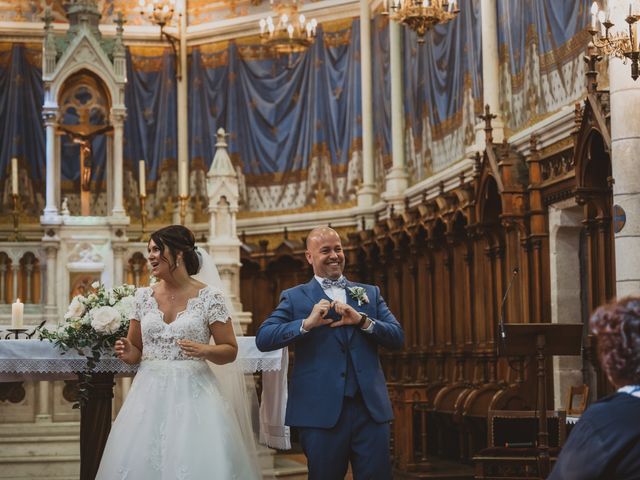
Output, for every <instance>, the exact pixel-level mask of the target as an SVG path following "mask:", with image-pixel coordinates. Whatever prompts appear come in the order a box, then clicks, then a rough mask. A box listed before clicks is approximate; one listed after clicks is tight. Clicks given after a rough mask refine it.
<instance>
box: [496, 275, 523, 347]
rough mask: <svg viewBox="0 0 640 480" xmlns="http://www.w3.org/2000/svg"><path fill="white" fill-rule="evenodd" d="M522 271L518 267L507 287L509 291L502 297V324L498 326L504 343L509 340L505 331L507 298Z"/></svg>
mask: <svg viewBox="0 0 640 480" xmlns="http://www.w3.org/2000/svg"><path fill="white" fill-rule="evenodd" d="M519 271H520V269H519V268H518V267H516V268H514V269H513V273H512V274H511V280H509V285H507V291H506V292H504V297H502V303H501V304H500V323H499V324H498V334H499V336H500V341H501V342H504V341H505V340H506V339H507V332H505V330H504V304H505V303H506V301H507V296H508V295H509V291H510V290H511V286H512V285H513V281H514V280H515V278H516V275H518V272H519Z"/></svg>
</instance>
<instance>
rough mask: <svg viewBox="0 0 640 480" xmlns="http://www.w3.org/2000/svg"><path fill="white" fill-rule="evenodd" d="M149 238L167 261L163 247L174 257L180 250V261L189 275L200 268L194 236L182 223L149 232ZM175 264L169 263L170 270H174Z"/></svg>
mask: <svg viewBox="0 0 640 480" xmlns="http://www.w3.org/2000/svg"><path fill="white" fill-rule="evenodd" d="M151 240H153V242H154V243H155V244H156V245H157V246H158V248H159V249H160V252H161V257H162V258H163V259H164V260H165V261H167V262H168V260H167V258H166V257H165V256H164V251H165V248H166V249H168V250H169V252H171V256H172V257H173V259H174V262H175V259H176V258H177V254H178V252H182V261H183V262H184V266H185V268H186V269H187V273H188V274H189V275H195V274H196V273H198V271H199V270H200V259H199V258H198V254H197V253H196V236H195V235H194V234H193V232H192V231H191V230H189V229H188V228H187V227H184V226H182V225H169V226H168V227H163V228H161V229H160V230H156V231H155V232H153V233H152V234H151ZM175 268H176V264H175V263H174V264H173V265H171V270H175Z"/></svg>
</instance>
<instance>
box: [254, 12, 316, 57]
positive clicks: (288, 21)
mask: <svg viewBox="0 0 640 480" xmlns="http://www.w3.org/2000/svg"><path fill="white" fill-rule="evenodd" d="M271 8H272V9H273V10H274V12H275V19H274V17H272V16H271V15H269V16H267V17H264V18H261V19H260V22H259V26H260V38H261V39H262V43H263V44H264V45H266V46H267V47H269V48H270V49H271V50H272V51H274V52H276V53H278V54H287V55H289V59H291V54H292V53H297V52H304V51H305V50H306V49H307V48H309V47H310V46H311V45H312V44H313V42H314V40H315V38H316V29H317V27H318V22H317V21H316V19H315V18H312V19H311V20H308V19H307V18H306V17H305V16H304V14H302V13H298V4H297V2H296V0H293V1H291V2H290V3H286V2H282V3H274V2H273V0H271ZM289 65H291V62H289Z"/></svg>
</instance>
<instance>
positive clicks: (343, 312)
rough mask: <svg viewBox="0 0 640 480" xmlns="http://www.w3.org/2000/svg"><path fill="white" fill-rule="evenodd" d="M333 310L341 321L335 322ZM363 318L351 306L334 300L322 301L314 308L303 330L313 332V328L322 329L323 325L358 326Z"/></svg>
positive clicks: (303, 324)
mask: <svg viewBox="0 0 640 480" xmlns="http://www.w3.org/2000/svg"><path fill="white" fill-rule="evenodd" d="M331 309H333V310H334V311H335V312H336V314H337V315H338V316H339V317H340V318H339V320H333V318H331V317H330V316H329V315H330V310H331ZM361 318H362V316H361V314H360V313H358V312H357V311H356V309H354V308H353V307H352V306H351V305H348V304H346V303H342V302H339V301H337V300H334V301H332V302H330V301H329V300H326V299H323V300H320V301H319V302H318V303H316V304H315V305H314V306H313V310H311V314H309V316H308V317H307V318H306V319H305V320H304V322H302V328H304V329H305V330H307V331H308V330H311V329H312V328H316V327H321V326H322V325H329V324H331V327H341V326H343V325H357V324H358V323H359V322H360V320H361Z"/></svg>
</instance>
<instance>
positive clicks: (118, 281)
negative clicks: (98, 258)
mask: <svg viewBox="0 0 640 480" xmlns="http://www.w3.org/2000/svg"><path fill="white" fill-rule="evenodd" d="M125 252H126V248H125V247H124V246H123V245H118V244H116V243H114V244H113V285H114V286H117V285H122V284H123V283H124V254H125Z"/></svg>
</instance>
